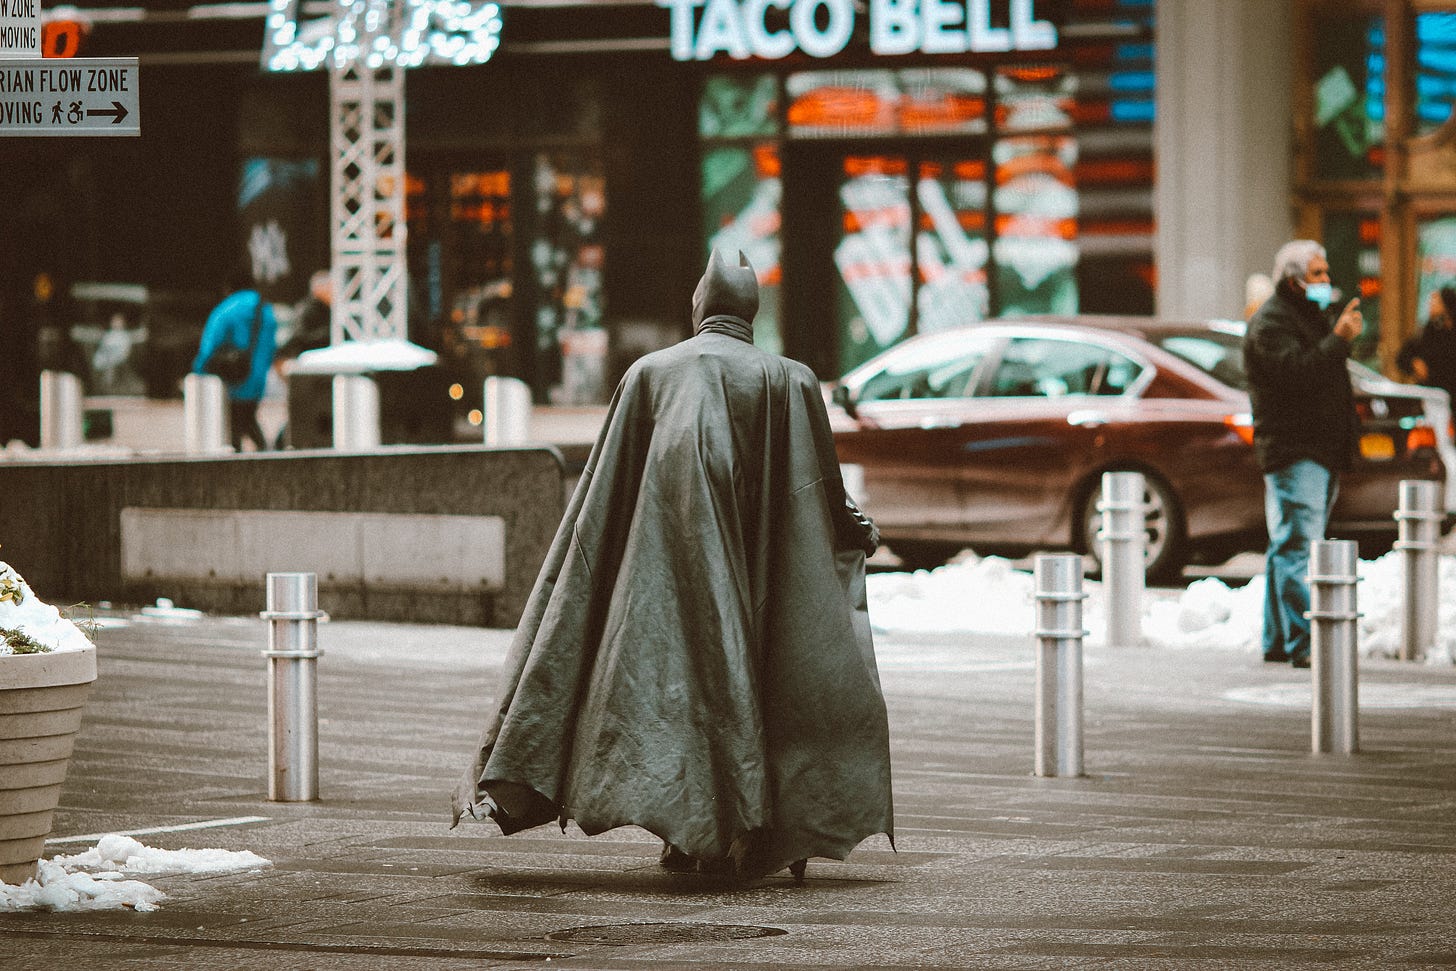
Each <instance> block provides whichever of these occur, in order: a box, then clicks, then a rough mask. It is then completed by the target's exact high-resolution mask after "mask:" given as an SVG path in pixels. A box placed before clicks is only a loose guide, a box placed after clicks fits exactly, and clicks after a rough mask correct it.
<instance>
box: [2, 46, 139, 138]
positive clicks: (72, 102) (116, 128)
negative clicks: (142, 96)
mask: <svg viewBox="0 0 1456 971" xmlns="http://www.w3.org/2000/svg"><path fill="white" fill-rule="evenodd" d="M138 74H139V72H138V70H137V59H136V58H134V57H70V58H60V57H58V58H28V59H24V60H4V61H0V135H140V134H141V133H142V124H141V114H140V111H139V107H138V106H139V102H138V99H137V87H138V83H137V82H138Z"/></svg>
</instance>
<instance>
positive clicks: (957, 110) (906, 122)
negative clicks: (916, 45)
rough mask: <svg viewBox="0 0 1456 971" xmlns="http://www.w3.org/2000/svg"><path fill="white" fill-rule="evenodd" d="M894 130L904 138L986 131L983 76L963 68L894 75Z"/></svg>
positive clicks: (899, 72)
mask: <svg viewBox="0 0 1456 971" xmlns="http://www.w3.org/2000/svg"><path fill="white" fill-rule="evenodd" d="M896 77H897V81H898V83H899V87H900V97H899V103H898V105H897V107H896V113H897V116H898V117H897V127H898V129H899V130H900V131H901V132H904V133H905V134H907V135H932V134H934V135H948V134H969V135H977V134H981V133H983V132H984V131H986V76H985V75H984V74H982V73H981V72H980V71H971V70H967V69H965V68H925V69H923V70H917V71H908V70H907V71H898V72H896Z"/></svg>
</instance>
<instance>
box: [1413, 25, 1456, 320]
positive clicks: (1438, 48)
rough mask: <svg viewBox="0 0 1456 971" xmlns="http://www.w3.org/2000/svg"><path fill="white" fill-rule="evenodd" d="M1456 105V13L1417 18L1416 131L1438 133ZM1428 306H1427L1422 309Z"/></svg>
mask: <svg viewBox="0 0 1456 971" xmlns="http://www.w3.org/2000/svg"><path fill="white" fill-rule="evenodd" d="M1453 101H1456V13H1423V14H1419V15H1417V16H1416V129H1417V131H1419V132H1420V133H1421V134H1423V135H1425V134H1429V133H1430V132H1432V131H1435V130H1436V129H1437V128H1439V127H1440V126H1441V125H1443V124H1445V123H1446V120H1447V119H1449V118H1450V117H1451V104H1452V102H1453ZM1422 306H1424V304H1423V305H1422Z"/></svg>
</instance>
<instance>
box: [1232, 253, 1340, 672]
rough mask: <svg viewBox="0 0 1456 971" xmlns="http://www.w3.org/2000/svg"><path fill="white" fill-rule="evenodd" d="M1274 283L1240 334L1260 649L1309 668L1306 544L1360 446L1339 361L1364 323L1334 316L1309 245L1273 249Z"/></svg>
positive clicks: (1329, 291)
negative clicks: (1252, 456) (1257, 487)
mask: <svg viewBox="0 0 1456 971" xmlns="http://www.w3.org/2000/svg"><path fill="white" fill-rule="evenodd" d="M1274 280H1275V287H1274V295H1273V296H1272V297H1270V298H1269V299H1268V300H1267V301H1265V303H1264V305H1263V306H1261V307H1260V308H1259V309H1258V310H1257V311H1256V312H1255V313H1254V316H1253V317H1252V318H1250V320H1249V328H1248V332H1247V334H1246V335H1245V337H1244V367H1245V370H1246V371H1247V372H1248V376H1249V398H1250V401H1251V403H1252V405H1253V412H1254V449H1255V451H1256V452H1257V454H1258V457H1259V467H1260V469H1261V470H1262V471H1263V473H1264V509H1265V518H1266V521H1267V523H1268V528H1269V549H1268V553H1267V554H1266V556H1265V571H1264V580H1265V594H1264V635H1263V650H1264V660H1265V661H1270V662H1283V661H1288V662H1290V663H1291V664H1293V665H1294V666H1295V667H1299V668H1307V667H1309V663H1310V662H1309V650H1310V643H1309V620H1308V619H1307V618H1306V617H1305V616H1304V615H1305V611H1307V610H1308V609H1309V585H1308V580H1307V579H1306V577H1307V574H1308V573H1309V544H1310V543H1311V542H1313V541H1314V540H1317V539H1323V538H1324V530H1325V524H1326V522H1327V521H1328V520H1329V513H1330V507H1331V506H1332V505H1333V504H1334V501H1335V494H1336V491H1337V489H1338V486H1339V474H1340V473H1341V472H1342V471H1344V470H1345V469H1347V468H1349V465H1350V459H1351V456H1352V455H1353V453H1354V449H1355V443H1356V441H1357V440H1358V419H1357V418H1356V415H1355V404H1354V397H1353V394H1352V392H1351V389H1350V372H1349V368H1348V367H1347V366H1346V361H1347V360H1348V359H1349V357H1350V346H1351V344H1352V343H1353V342H1354V340H1355V338H1356V337H1358V336H1359V334H1360V330H1361V328H1362V327H1363V326H1364V321H1363V320H1362V319H1361V316H1360V309H1359V307H1360V301H1359V300H1358V299H1355V300H1351V301H1350V302H1349V304H1347V305H1346V306H1345V307H1344V309H1343V310H1341V311H1339V313H1338V316H1335V314H1334V313H1333V312H1332V311H1331V309H1330V308H1331V306H1332V305H1333V304H1334V301H1335V294H1334V289H1333V287H1331V285H1330V264H1329V261H1328V260H1327V258H1326V256H1325V250H1324V247H1323V246H1321V245H1320V244H1319V243H1316V242H1314V241H1313V240H1307V239H1299V240H1295V241H1293V242H1291V243H1286V244H1285V245H1284V246H1283V247H1281V248H1280V250H1279V252H1278V254H1277V255H1276V256H1275V257H1274ZM1332 317H1334V321H1333V324H1332V323H1331V318H1332Z"/></svg>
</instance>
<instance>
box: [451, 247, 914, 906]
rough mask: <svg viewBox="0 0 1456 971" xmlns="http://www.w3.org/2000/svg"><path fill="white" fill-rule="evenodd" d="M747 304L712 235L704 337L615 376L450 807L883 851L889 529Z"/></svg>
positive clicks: (805, 846)
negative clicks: (868, 510) (851, 483)
mask: <svg viewBox="0 0 1456 971" xmlns="http://www.w3.org/2000/svg"><path fill="white" fill-rule="evenodd" d="M757 309H758V284H757V279H756V275H755V273H754V271H753V268H752V267H751V266H749V265H748V261H747V259H746V258H744V257H743V256H742V254H741V253H740V254H739V265H737V266H734V265H730V264H729V263H728V262H727V261H726V260H724V259H723V258H722V257H721V256H720V255H719V254H718V253H717V252H714V253H713V255H712V257H711V258H710V259H709V262H708V267H707V271H706V272H705V273H704V275H703V278H702V280H701V282H699V284H698V287H697V290H696V292H695V293H694V295H693V324H694V336H693V337H691V338H689V339H687V340H685V341H682V342H681V343H679V344H677V345H675V346H673V347H669V348H666V349H664V350H660V351H657V352H655V353H652V354H648V355H647V356H645V357H643V358H641V359H639V360H638V361H637V362H635V363H634V364H633V365H632V366H631V367H630V368H629V369H628V371H627V373H626V374H625V375H624V376H623V378H622V381H621V384H620V385H619V386H618V388H617V391H616V394H615V395H614V397H613V399H612V403H611V405H610V407H609V409H608V412H607V416H606V419H605V422H604V425H603V428H602V431H601V434H600V437H599V438H598V439H597V442H596V444H595V446H594V447H593V449H592V453H591V457H590V458H589V459H588V461H587V465H586V468H585V471H584V472H583V474H582V477H581V481H580V482H579V483H578V485H577V488H576V491H575V493H574V495H573V497H572V499H571V502H570V504H569V506H568V508H567V511H566V515H565V517H564V518H563V520H562V523H561V526H560V529H559V530H558V532H557V534H556V538H555V541H554V542H553V543H552V546H551V550H550V552H549V553H548V554H547V558H546V562H545V564H544V566H543V567H542V569H541V573H540V576H539V577H538V579H537V581H536V585H535V588H534V590H533V591H532V594H531V597H530V600H529V602H528V605H527V607H526V610H525V613H524V615H523V617H522V619H521V623H520V626H519V627H518V628H517V630H516V634H515V638H514V640H513V642H512V645H511V648H510V651H509V654H508V656H507V658H506V661H505V669H504V677H503V683H502V685H501V689H500V694H499V696H498V700H497V703H496V704H495V705H494V706H493V707H492V710H491V711H490V714H489V716H488V721H487V727H486V729H485V733H484V736H483V737H482V739H481V741H480V744H479V747H478V748H477V750H476V751H475V753H474V757H473V759H472V761H471V764H470V767H469V769H468V770H467V772H466V775H465V778H464V779H463V780H462V782H461V785H460V787H459V789H458V790H457V791H456V793H455V795H454V799H453V823H458V822H459V820H460V818H461V816H462V815H470V816H472V817H474V818H478V819H484V818H489V819H491V820H494V822H495V823H496V824H497V825H499V827H500V829H501V831H502V832H503V833H506V834H511V833H515V832H518V831H520V830H523V829H527V828H529V827H533V826H539V825H542V824H544V823H549V822H556V823H559V824H560V825H561V826H562V827H563V828H564V827H565V825H566V822H567V821H568V820H574V821H575V822H576V823H577V825H579V826H580V827H581V829H582V830H583V831H584V832H586V833H587V834H589V835H596V834H598V833H602V832H605V831H607V830H609V829H612V828H614V827H617V826H627V825H634V826H639V827H642V828H643V829H646V830H647V831H649V832H651V833H653V834H655V835H657V836H658V837H660V838H661V839H662V840H663V841H664V844H665V846H664V851H663V857H662V863H663V866H664V867H667V868H668V869H673V870H687V869H695V868H696V869H700V870H704V871H711V872H731V873H734V874H737V875H738V876H740V877H746V878H751V877H758V876H763V875H766V874H769V873H773V872H776V871H778V870H781V869H783V868H785V867H789V868H790V869H791V871H792V872H793V874H794V875H795V876H796V877H799V878H802V875H803V872H804V861H806V860H807V859H808V858H810V857H828V858H832V859H841V860H842V859H844V857H845V856H846V855H847V854H848V853H849V851H850V850H852V849H853V848H854V847H855V846H856V845H858V844H859V843H860V842H861V841H863V840H864V839H866V838H867V837H869V836H873V835H876V834H880V833H883V834H885V835H886V836H888V837H889V838H890V841H891V846H893V845H894V822H893V810H892V806H891V796H890V757H889V729H888V724H887V719H886V713H885V703H884V698H883V695H882V693H881V690H880V684H879V676H878V673H877V671H876V667H875V658H874V648H873V645H872V643H871V638H870V627H869V619H868V614H867V609H866V604H865V589H864V560H865V556H866V554H867V553H869V552H873V551H874V549H875V546H876V543H877V542H878V534H877V531H876V530H875V528H874V525H873V524H872V523H871V522H870V521H869V520H868V519H867V518H866V517H864V515H863V514H862V513H860V512H859V510H858V508H857V507H855V505H854V503H853V501H852V500H850V499H849V498H848V497H847V496H846V494H845V491H844V484H843V481H842V480H841V478H840V471H839V465H838V461H837V458H836V456H835V452H834V441H833V438H832V436H831V433H830V428H829V420H828V416H827V414H826V411H825V405H824V399H823V395H822V393H821V391H820V386H819V382H818V381H817V380H816V379H815V377H814V374H813V372H811V371H810V370H809V368H808V367H806V366H805V365H803V364H800V363H798V362H796V361H792V360H789V359H787V358H784V357H780V356H778V355H775V354H771V353H768V352H766V351H763V350H761V349H759V348H757V347H755V346H754V344H753V330H752V320H753V317H754V315H755V313H756V312H757ZM453 823H452V825H453Z"/></svg>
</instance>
